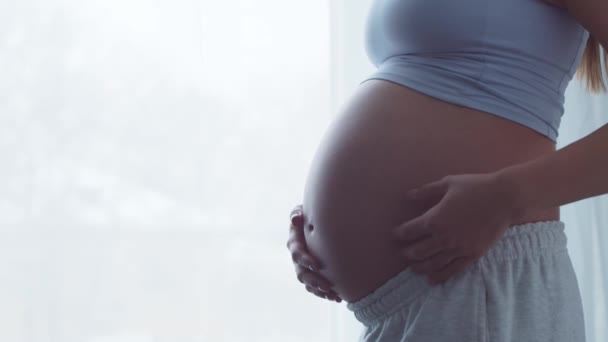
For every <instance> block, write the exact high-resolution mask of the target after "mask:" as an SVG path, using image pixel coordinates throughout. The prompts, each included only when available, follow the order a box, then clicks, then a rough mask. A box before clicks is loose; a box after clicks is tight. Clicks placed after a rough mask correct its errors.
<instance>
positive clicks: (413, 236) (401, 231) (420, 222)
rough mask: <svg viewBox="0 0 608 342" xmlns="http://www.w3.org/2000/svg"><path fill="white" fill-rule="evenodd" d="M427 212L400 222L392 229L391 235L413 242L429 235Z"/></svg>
mask: <svg viewBox="0 0 608 342" xmlns="http://www.w3.org/2000/svg"><path fill="white" fill-rule="evenodd" d="M426 215H427V214H424V215H422V216H418V217H416V218H414V219H412V220H410V221H407V222H406V223H404V224H401V225H399V226H397V227H395V228H394V229H393V236H394V237H395V238H396V239H398V240H402V241H409V242H414V241H417V240H420V239H423V238H427V237H429V236H431V232H430V231H429V230H428V229H427V224H426V222H427V218H426Z"/></svg>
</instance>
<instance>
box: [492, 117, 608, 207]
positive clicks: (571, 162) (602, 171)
mask: <svg viewBox="0 0 608 342" xmlns="http://www.w3.org/2000/svg"><path fill="white" fill-rule="evenodd" d="M495 175H496V177H497V179H498V181H499V182H502V183H503V184H504V185H506V187H507V189H509V192H510V193H511V194H512V196H513V197H512V198H513V205H514V208H513V209H514V210H515V216H516V218H519V217H523V216H525V215H527V214H530V213H537V212H540V211H543V210H545V209H548V208H552V207H557V206H561V205H565V204H568V203H572V202H576V201H579V200H582V199H585V198H589V197H594V196H599V195H602V194H605V193H608V125H604V126H602V127H601V128H599V129H597V130H596V131H594V132H592V133H591V134H589V135H587V136H586V137H584V138H582V139H580V140H578V141H576V142H574V143H572V144H570V145H568V146H566V147H564V148H562V149H560V150H558V151H556V152H554V153H552V154H550V155H548V156H544V157H541V158H539V159H535V160H532V161H529V162H526V163H522V164H517V165H513V166H509V167H506V168H504V169H501V170H499V171H497V172H495Z"/></svg>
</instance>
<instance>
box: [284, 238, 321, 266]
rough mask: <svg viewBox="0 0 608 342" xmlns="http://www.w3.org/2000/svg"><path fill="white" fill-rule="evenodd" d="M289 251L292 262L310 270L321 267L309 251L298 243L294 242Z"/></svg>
mask: <svg viewBox="0 0 608 342" xmlns="http://www.w3.org/2000/svg"><path fill="white" fill-rule="evenodd" d="M290 251H291V260H292V261H293V263H294V264H296V265H300V266H302V267H305V268H307V269H309V270H311V271H319V270H320V269H321V265H320V264H319V262H318V261H317V259H315V258H313V257H312V255H310V253H308V251H307V249H306V247H305V246H304V245H303V244H301V243H299V242H294V243H293V244H292V247H291V248H290Z"/></svg>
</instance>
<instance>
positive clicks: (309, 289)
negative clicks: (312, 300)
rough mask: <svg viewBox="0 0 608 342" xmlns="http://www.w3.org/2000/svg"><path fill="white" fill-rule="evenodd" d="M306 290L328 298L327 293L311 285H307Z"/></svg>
mask: <svg viewBox="0 0 608 342" xmlns="http://www.w3.org/2000/svg"><path fill="white" fill-rule="evenodd" d="M306 291H308V292H310V293H312V294H314V295H315V296H318V297H321V298H323V299H327V296H328V295H327V294H326V293H323V292H321V291H319V290H318V289H317V288H314V287H312V286H310V285H306Z"/></svg>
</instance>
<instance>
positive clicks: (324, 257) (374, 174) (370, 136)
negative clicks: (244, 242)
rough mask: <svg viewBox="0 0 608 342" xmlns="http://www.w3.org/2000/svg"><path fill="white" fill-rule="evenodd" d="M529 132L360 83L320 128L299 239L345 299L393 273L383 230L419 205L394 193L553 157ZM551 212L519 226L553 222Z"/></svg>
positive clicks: (398, 261)
mask: <svg viewBox="0 0 608 342" xmlns="http://www.w3.org/2000/svg"><path fill="white" fill-rule="evenodd" d="M555 149H556V147H555V144H554V143H553V142H552V141H551V140H550V139H548V138H547V137H545V136H543V135H541V134H539V133H537V132H536V131H533V130H532V129H530V128H527V127H525V126H522V125H519V124H517V123H514V122H511V121H508V120H506V119H503V118H500V117H498V116H495V115H493V114H488V113H484V112H482V111H478V110H475V109H471V108H466V107H461V106H458V105H454V104H451V103H446V102H443V101H440V100H438V99H435V98H433V97H430V96H427V95H425V94H422V93H419V92H416V91H414V90H412V89H411V88H407V87H403V86H401V85H397V84H395V83H392V82H388V81H383V80H368V81H366V82H364V83H362V84H361V85H360V86H359V88H358V89H357V90H356V91H355V93H354V94H353V96H352V98H351V99H350V100H349V101H348V102H347V103H346V104H345V105H344V106H343V107H342V108H341V110H340V113H338V115H337V116H336V118H335V119H334V120H333V121H332V123H331V125H330V127H329V128H328V130H326V132H325V134H324V136H323V138H322V140H321V142H320V144H319V146H318V148H317V151H316V154H315V156H314V158H313V160H312V163H311V166H310V169H309V174H308V178H307V180H306V185H305V190H304V199H303V209H304V218H305V222H304V223H305V236H306V242H307V244H308V247H309V250H310V251H311V253H312V254H313V255H314V256H315V257H316V258H317V259H318V260H319V261H320V262H321V265H322V269H321V271H320V273H321V274H322V275H323V276H325V277H326V278H327V279H328V280H329V281H331V282H332V283H333V284H334V290H335V291H336V292H337V293H338V294H339V295H340V297H342V298H343V299H344V300H345V301H347V302H354V301H356V300H358V299H360V298H362V297H363V296H365V295H367V294H369V293H371V292H372V291H373V290H374V289H376V288H377V287H379V286H380V285H382V284H383V283H384V282H386V281H387V280H388V279H389V278H391V277H393V276H394V275H396V274H397V273H399V272H400V271H402V270H403V269H405V265H404V262H403V260H402V258H401V257H400V256H399V254H398V252H399V245H398V243H397V242H395V241H394V240H392V239H391V229H392V228H393V227H395V226H396V225H397V224H399V223H402V222H405V221H407V220H409V219H411V218H414V217H416V216H418V215H420V214H422V213H423V212H424V210H425V209H424V208H422V210H421V208H413V207H408V206H407V205H406V204H405V203H404V200H403V194H404V193H405V192H406V191H407V190H409V189H412V188H415V187H417V186H420V185H422V184H425V183H428V182H431V181H434V180H437V179H439V178H441V177H443V176H446V175H450V174H462V173H482V172H492V171H496V170H499V169H502V168H504V167H507V166H509V165H513V164H519V163H522V162H525V161H527V160H531V159H535V158H538V157H540V156H542V155H545V154H549V153H552V152H554V151H555ZM559 218H560V216H559V207H555V208H550V209H549V210H546V211H542V212H538V213H533V214H531V215H528V216H527V217H525V218H524V219H522V220H520V222H514V224H519V223H526V222H538V221H549V220H558V219H559Z"/></svg>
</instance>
